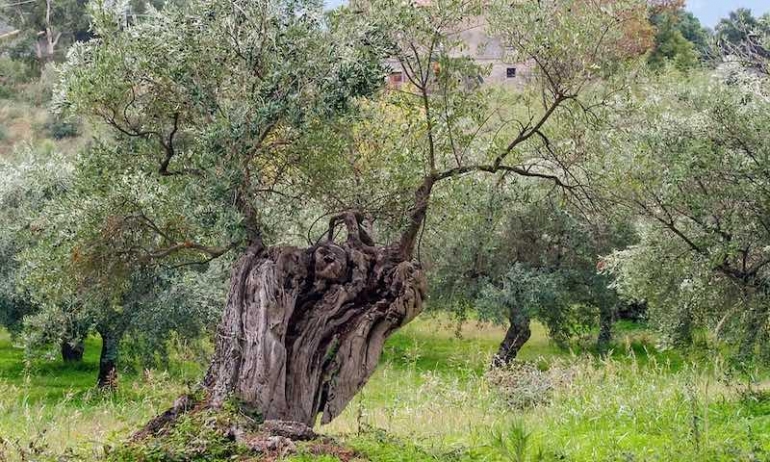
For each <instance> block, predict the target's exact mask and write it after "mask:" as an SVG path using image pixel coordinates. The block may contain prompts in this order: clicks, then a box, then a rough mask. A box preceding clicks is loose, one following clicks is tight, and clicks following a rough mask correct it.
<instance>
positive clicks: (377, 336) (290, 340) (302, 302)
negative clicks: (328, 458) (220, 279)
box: [204, 213, 425, 426]
mask: <svg viewBox="0 0 770 462" xmlns="http://www.w3.org/2000/svg"><path fill="white" fill-rule="evenodd" d="M360 219H361V217H359V216H357V215H356V214H355V213H347V214H343V215H341V216H339V217H335V219H333V220H332V223H331V225H330V230H329V235H328V238H327V239H326V241H325V242H323V243H322V244H319V245H317V246H313V247H310V248H307V249H300V248H296V247H276V248H269V249H265V248H263V247H262V246H261V245H258V244H257V245H252V246H251V247H250V248H248V250H247V251H246V252H245V254H244V255H243V256H242V257H241V258H240V260H239V261H238V262H237V263H236V265H235V267H234V269H233V272H232V275H231V281H230V293H229V296H228V300H227V305H226V308H225V313H224V317H223V320H222V323H221V325H220V328H219V331H218V335H217V339H216V349H215V355H214V359H213V360H212V363H211V366H210V368H209V370H208V373H207V375H206V378H205V380H204V386H205V387H206V389H207V390H208V397H209V401H210V402H209V404H210V405H213V406H218V405H221V404H222V403H223V402H224V401H225V400H227V399H229V398H235V399H236V400H237V402H238V403H239V404H241V405H246V406H248V407H251V408H253V409H255V410H257V411H258V412H259V413H260V414H261V415H262V417H263V418H264V419H265V420H281V421H291V422H301V423H304V424H306V425H309V426H312V425H313V424H314V423H315V421H316V418H317V416H318V414H323V417H322V422H324V423H327V422H329V421H331V420H332V419H333V418H334V417H336V416H338V415H339V414H340V413H341V412H342V410H343V409H344V408H345V406H346V405H347V404H348V402H349V401H350V400H351V399H352V398H353V396H354V395H355V394H356V393H357V392H358V391H359V390H360V389H361V387H363V386H364V384H365V383H366V382H367V380H368V379H369V377H370V376H371V375H372V373H373V372H374V370H375V367H376V366H377V362H378V360H379V358H380V354H381V353H382V348H383V344H384V342H385V340H386V339H387V337H388V336H389V335H390V334H391V333H393V332H394V331H395V330H396V329H398V328H399V327H401V326H403V325H405V324H406V323H408V322H409V321H411V320H412V319H413V318H414V317H415V316H417V314H419V313H420V311H421V309H422V304H423V299H424V297H425V279H424V277H423V273H422V271H421V269H420V267H419V265H418V264H416V263H413V262H411V261H409V259H407V257H406V255H408V254H409V253H408V252H404V251H403V248H402V247H401V246H398V247H380V246H376V245H374V243H373V241H372V240H371V238H370V237H369V236H368V234H367V233H366V231H365V230H364V229H363V227H362V225H361V224H360ZM338 220H341V221H344V223H345V226H346V228H347V234H348V236H347V240H346V241H345V242H343V243H335V242H333V240H332V238H333V236H334V228H335V225H336V222H337V221H338Z"/></svg>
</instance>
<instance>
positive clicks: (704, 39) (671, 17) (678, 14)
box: [648, 2, 711, 70]
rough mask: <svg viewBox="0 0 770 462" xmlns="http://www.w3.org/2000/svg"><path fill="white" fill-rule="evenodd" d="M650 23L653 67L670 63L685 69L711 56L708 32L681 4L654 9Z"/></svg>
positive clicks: (651, 63)
mask: <svg viewBox="0 0 770 462" xmlns="http://www.w3.org/2000/svg"><path fill="white" fill-rule="evenodd" d="M650 23H651V24H652V25H653V26H654V27H655V45H654V48H653V50H652V52H651V53H650V56H649V58H648V61H649V63H650V65H651V66H652V67H653V68H660V67H661V66H663V65H664V64H665V63H666V62H671V63H673V65H674V66H675V67H676V68H678V69H679V70H686V69H690V68H693V67H695V66H697V65H698V63H699V62H701V61H702V60H703V59H704V58H706V57H708V56H709V55H710V54H711V52H710V44H709V42H710V38H709V33H708V31H707V30H706V29H704V27H703V26H702V25H701V23H700V21H699V20H698V18H696V17H695V16H694V15H693V14H692V13H690V12H689V11H686V10H685V9H684V2H674V3H673V4H666V5H663V6H658V7H656V8H653V9H652V13H651V15H650Z"/></svg>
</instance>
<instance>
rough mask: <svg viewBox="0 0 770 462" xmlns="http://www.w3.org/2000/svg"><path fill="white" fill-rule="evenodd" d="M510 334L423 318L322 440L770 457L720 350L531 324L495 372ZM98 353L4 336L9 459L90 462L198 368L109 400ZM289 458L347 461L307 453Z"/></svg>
mask: <svg viewBox="0 0 770 462" xmlns="http://www.w3.org/2000/svg"><path fill="white" fill-rule="evenodd" d="M502 335H503V330H502V329H500V328H498V327H494V326H490V325H486V324H477V323H475V322H469V323H466V324H465V325H464V326H463V328H462V330H461V331H460V335H459V336H458V335H457V329H456V326H455V325H453V324H452V323H451V322H450V321H448V320H447V319H445V318H430V317H424V318H421V319H418V320H416V321H415V322H414V323H412V324H410V325H409V326H407V327H406V328H404V329H403V330H401V331H400V332H398V333H397V334H396V335H394V336H393V337H392V338H391V339H390V340H389V341H388V343H387V345H386V348H385V351H384V354H383V358H382V363H381V366H380V368H379V369H378V370H377V372H376V373H375V375H374V376H373V377H372V379H371V381H370V382H369V384H368V385H367V386H366V387H365V388H364V390H363V391H362V393H360V394H359V396H357V397H356V398H355V399H354V400H353V402H352V403H351V404H350V405H349V406H348V408H347V409H346V411H345V412H344V413H343V415H342V416H340V418H338V419H337V420H335V421H334V422H333V423H332V424H331V425H329V426H326V427H323V428H321V429H320V431H322V432H323V433H326V434H328V435H331V436H334V437H335V438H337V439H338V440H339V441H341V442H342V443H344V444H345V445H347V446H350V447H352V448H354V449H355V450H356V451H357V452H358V453H359V454H360V458H361V460H371V461H380V462H383V461H388V462H390V461H405V462H406V461H437V460H438V461H444V460H446V461H519V460H526V461H537V460H543V461H557V460H565V461H666V462H674V461H695V460H703V461H712V460H713V461H720V460H723V461H734V460H744V461H754V460H756V461H761V460H770V394H769V393H768V392H767V391H766V389H767V388H768V387H767V382H762V381H761V380H760V381H757V382H755V383H752V384H751V389H750V390H749V387H748V386H747V385H746V384H744V383H741V382H740V381H738V382H736V381H734V380H733V379H730V377H731V375H730V374H729V373H728V372H729V370H728V369H727V367H726V366H725V364H724V362H723V361H721V360H720V359H719V356H718V355H717V356H713V357H711V358H710V359H708V360H705V359H700V360H698V361H697V362H693V361H692V359H690V356H687V355H684V354H682V353H677V352H671V351H667V352H658V351H656V350H655V348H654V347H653V345H654V338H653V337H652V336H651V335H650V334H649V333H648V332H647V331H646V330H644V329H640V328H638V327H637V326H621V328H620V329H618V341H617V344H616V346H615V349H614V350H613V354H612V355H611V356H610V357H609V358H607V359H600V358H598V357H596V356H591V355H587V354H584V353H583V352H584V351H585V350H587V349H588V348H587V347H586V346H582V347H581V346H580V345H576V347H575V348H574V349H573V351H571V352H570V351H566V352H565V351H563V350H560V349H558V348H556V347H555V346H554V345H553V344H551V342H549V341H548V339H547V336H546V335H545V331H544V330H543V329H542V327H541V326H535V329H534V332H533V337H532V339H531V340H530V342H528V344H527V345H526V346H525V347H524V349H523V350H522V352H521V359H522V361H523V362H525V363H527V364H534V366H531V367H528V366H521V367H519V368H517V369H516V370H515V371H511V372H505V373H496V375H495V376H494V377H493V376H490V375H489V374H488V372H487V367H486V365H487V364H488V362H489V359H490V358H491V355H492V354H493V352H494V351H495V349H496V347H497V343H498V341H499V339H500V338H501V337H502ZM98 349H99V344H98V341H96V340H94V339H89V340H88V342H87V346H86V356H85V359H84V361H83V363H82V364H80V365H77V366H66V365H63V364H61V363H60V361H59V360H58V359H57V358H51V359H49V360H46V359H44V358H37V359H35V360H34V361H31V362H27V363H25V361H24V355H23V350H22V349H20V348H18V347H16V346H14V345H13V344H12V343H11V341H10V339H9V337H8V335H7V334H0V436H2V437H3V438H4V439H5V441H6V443H5V449H2V446H0V451H3V452H0V456H2V455H3V454H5V456H6V457H8V458H10V460H20V459H19V455H18V454H19V452H24V451H26V453H27V456H26V457H27V460H39V459H35V457H36V456H34V454H33V453H34V452H35V451H37V452H39V453H53V454H63V453H65V452H66V450H67V448H70V449H74V450H75V451H76V453H77V454H78V455H79V456H78V457H79V458H76V460H93V459H95V458H97V457H98V456H99V454H101V453H102V452H103V448H104V446H105V445H107V446H109V445H114V444H116V443H119V442H120V441H121V440H122V439H123V438H125V436H127V435H128V434H129V433H130V432H131V430H132V429H135V428H137V427H138V426H139V425H141V424H142V423H143V422H145V421H146V420H147V419H149V418H150V417H152V416H154V415H156V414H157V413H158V412H159V411H161V410H163V409H164V408H165V407H166V406H168V405H169V404H170V403H171V401H172V400H173V399H174V398H175V397H176V396H178V395H179V394H180V393H181V392H183V391H184V390H185V389H186V388H187V386H186V385H185V384H186V383H188V382H190V381H191V380H193V379H194V377H197V376H199V375H200V373H201V371H202V368H201V366H200V365H195V364H190V363H183V362H179V361H175V362H174V364H175V367H173V369H172V372H170V373H169V372H160V371H146V372H144V373H141V374H133V375H132V374H123V375H122V376H121V379H120V380H121V381H120V390H119V391H117V392H115V393H109V394H102V393H100V392H97V391H95V390H94V388H93V383H94V380H95V377H96V371H97V366H98ZM706 356H707V355H703V354H701V355H699V357H700V358H703V357H706ZM757 377H766V374H764V373H761V374H758V375H757ZM530 395H532V396H534V399H532V400H529V401H527V400H522V399H521V397H522V396H530ZM30 443H31V444H32V446H31V447H32V448H33V449H30ZM12 454H13V455H12ZM14 457H15V458H16V459H14ZM0 460H3V459H2V457H0ZM290 460H292V461H294V462H300V461H302V462H304V461H310V460H319V461H326V462H334V461H336V460H338V459H337V458H336V457H333V456H325V457H319V456H315V455H311V454H310V453H307V452H305V453H303V448H302V446H300V453H299V454H298V455H296V456H293V457H292V458H291V459H290Z"/></svg>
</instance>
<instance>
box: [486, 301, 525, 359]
mask: <svg viewBox="0 0 770 462" xmlns="http://www.w3.org/2000/svg"><path fill="white" fill-rule="evenodd" d="M509 321H510V325H509V327H508V331H507V332H506V333H505V338H504V339H503V342H502V343H501V344H500V348H499V349H498V351H497V354H496V355H495V357H494V359H493V360H492V365H493V366H495V367H501V366H507V365H509V364H511V362H512V361H513V360H514V359H516V356H517V355H518V354H519V351H520V350H521V347H523V346H524V344H525V343H527V340H529V338H530V337H531V336H532V330H531V329H530V319H529V316H527V315H526V314H525V313H523V312H522V311H521V310H520V309H518V308H513V309H512V310H511V313H510V318H509Z"/></svg>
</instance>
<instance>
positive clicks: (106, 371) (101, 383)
mask: <svg viewBox="0 0 770 462" xmlns="http://www.w3.org/2000/svg"><path fill="white" fill-rule="evenodd" d="M98 332H99V335H100V336H101V338H102V351H101V354H100V355H99V377H98V380H97V382H96V383H97V386H98V387H99V388H101V389H115V388H117V386H118V345H119V344H120V335H118V334H117V333H116V332H115V331H112V330H110V329H98Z"/></svg>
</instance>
